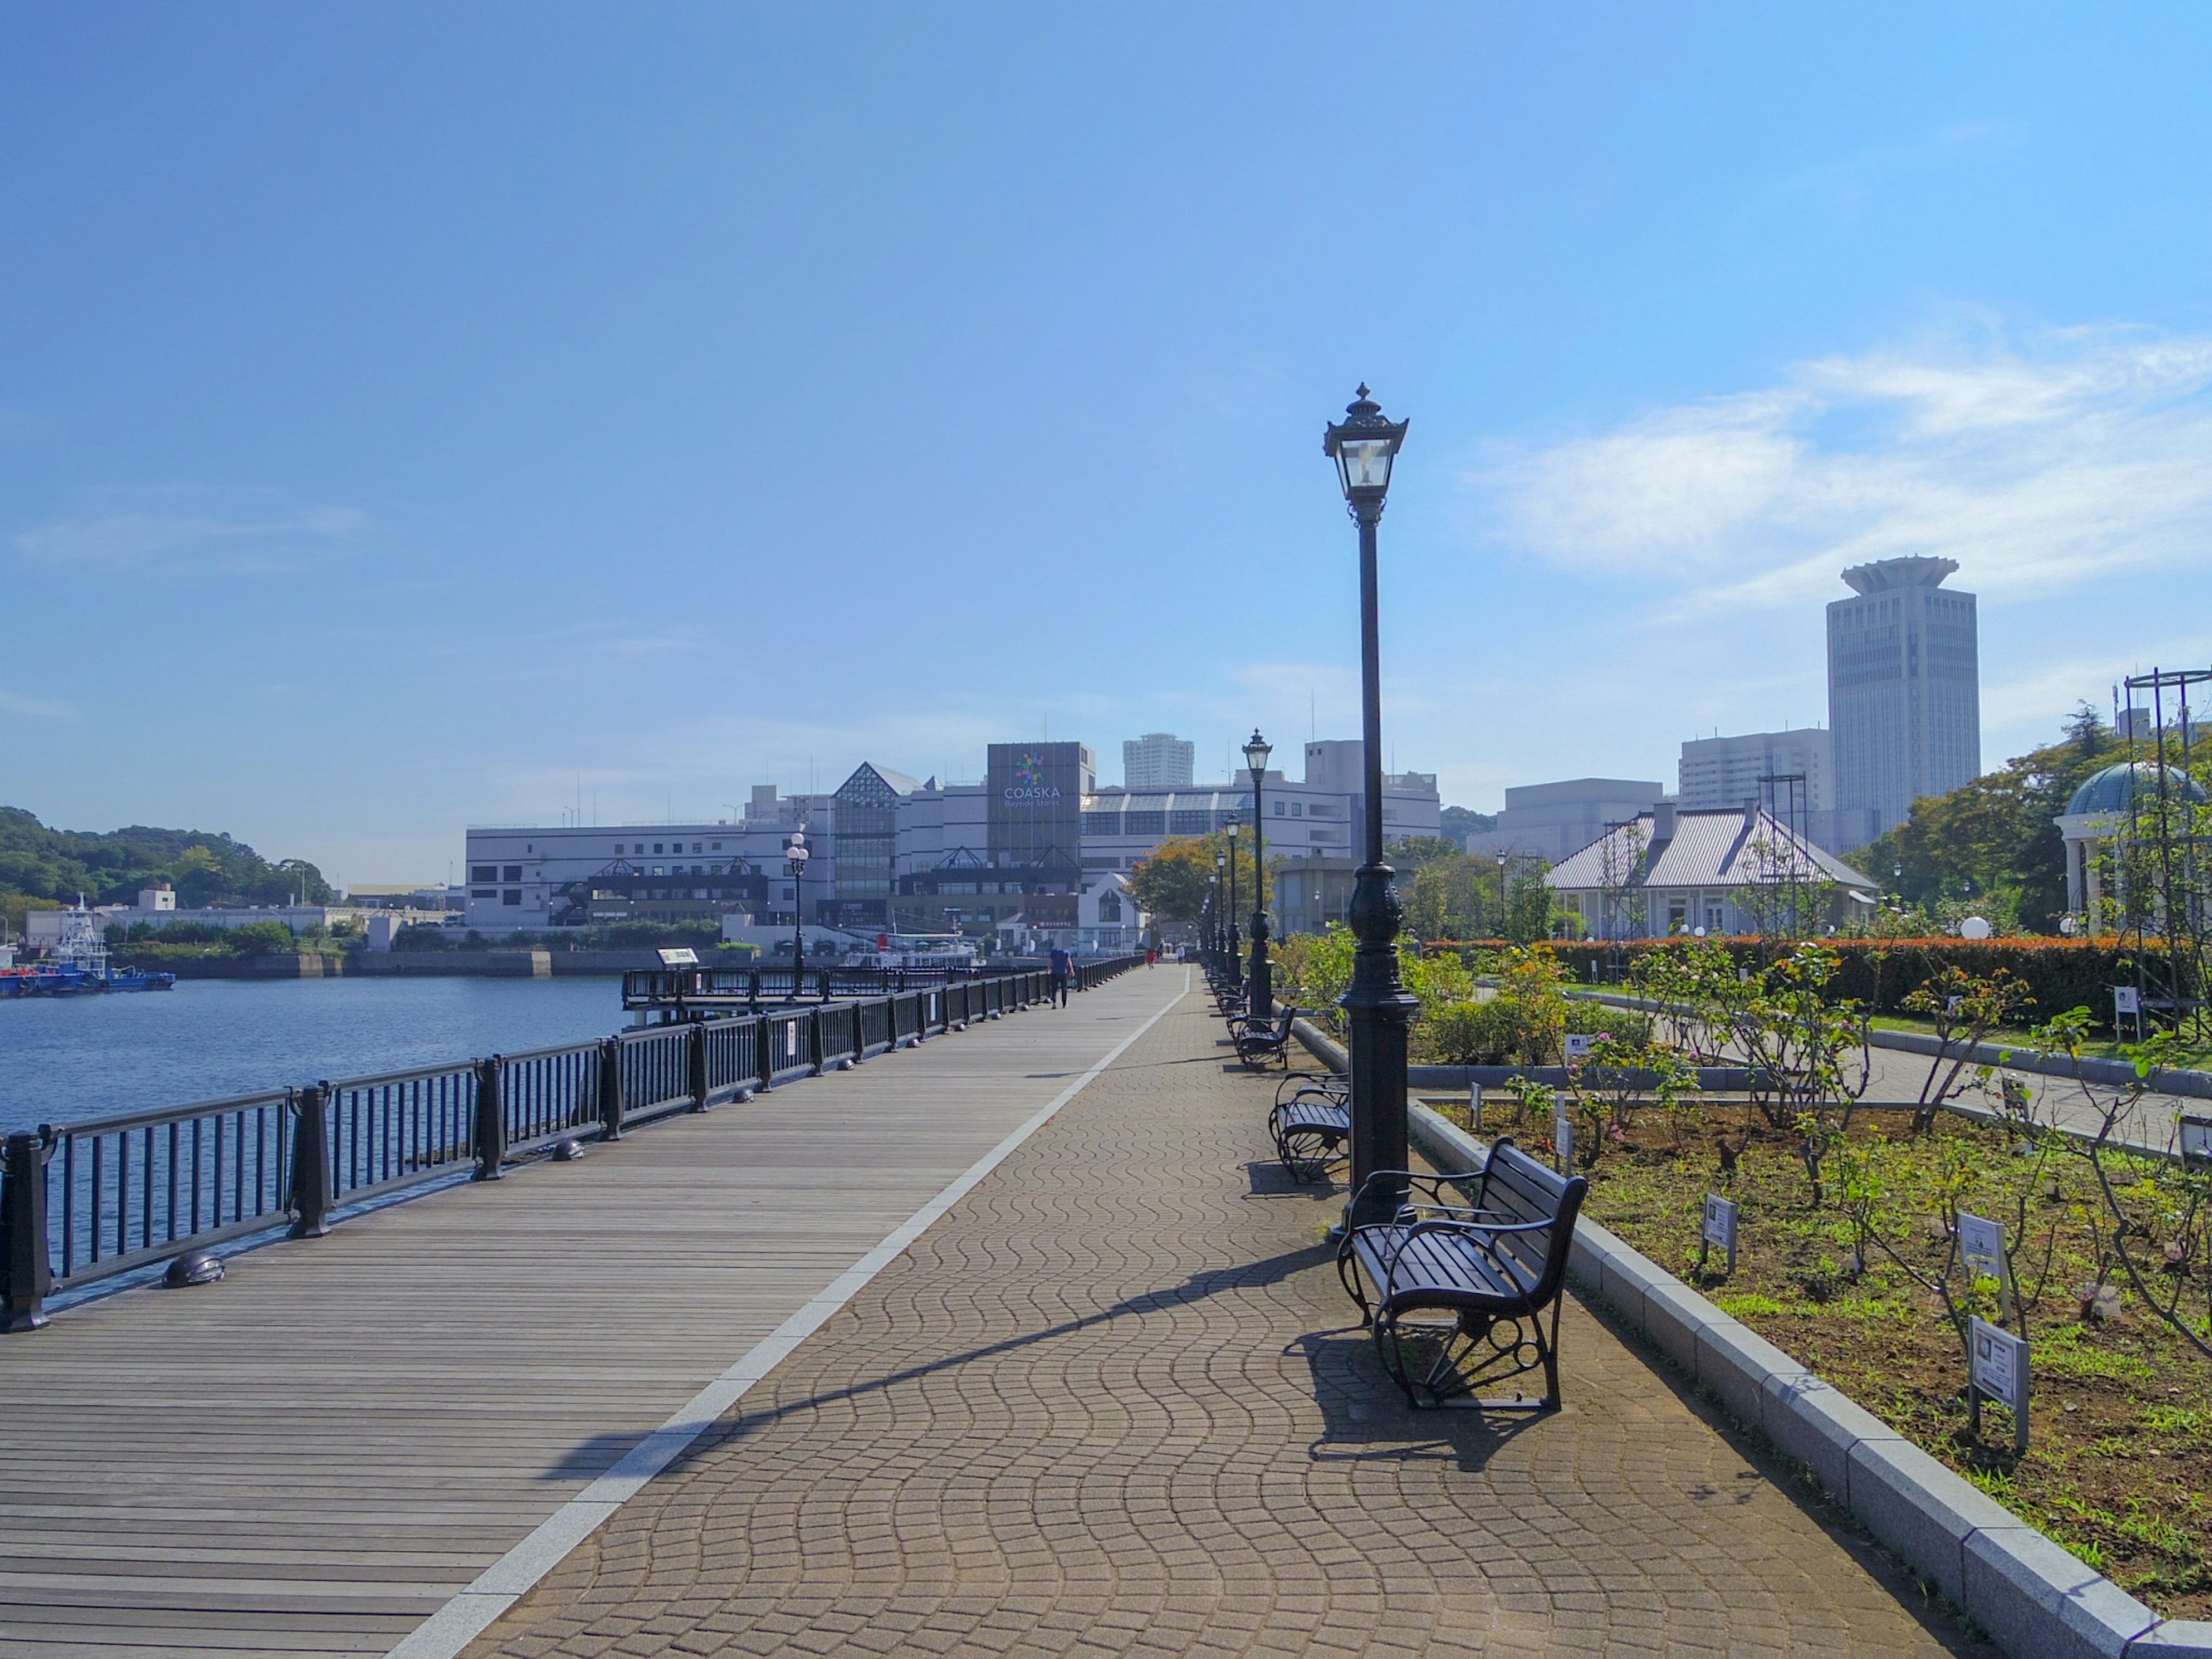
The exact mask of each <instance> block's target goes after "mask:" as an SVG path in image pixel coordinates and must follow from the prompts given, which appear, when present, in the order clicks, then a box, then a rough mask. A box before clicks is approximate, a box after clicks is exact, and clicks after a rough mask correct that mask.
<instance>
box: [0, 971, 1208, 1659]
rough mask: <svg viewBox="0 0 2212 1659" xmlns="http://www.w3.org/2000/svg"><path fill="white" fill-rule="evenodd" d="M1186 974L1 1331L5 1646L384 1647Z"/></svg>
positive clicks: (0, 1599) (1, 1610) (994, 1027)
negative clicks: (25, 1331)
mask: <svg viewBox="0 0 2212 1659" xmlns="http://www.w3.org/2000/svg"><path fill="white" fill-rule="evenodd" d="M1184 982H1185V973H1184V970H1183V969H1181V968H1176V969H1165V968H1163V969H1158V970H1154V971H1152V972H1145V971H1138V972H1134V973H1130V974H1127V975H1122V976H1121V978H1119V979H1116V980H1115V981H1111V982H1110V983H1109V984H1107V985H1105V986H1103V987H1100V988H1099V989H1097V990H1095V991H1091V992H1089V993H1087V994H1084V995H1081V996H1079V997H1076V998H1074V999H1073V1006H1070V1007H1069V1008H1068V1009H1066V1010H1065V1011H1058V1010H1048V1009H1043V1008H1038V1009H1033V1010H1031V1011H1030V1012H1025V1013H1021V1014H1015V1015H1011V1016H1009V1017H1007V1018H1006V1019H1004V1020H1001V1021H998V1022H995V1023H992V1024H985V1025H981V1026H979V1027H976V1028H975V1029H974V1030H969V1031H968V1032H966V1033H963V1034H959V1035H957V1036H945V1037H942V1038H936V1039H933V1040H932V1041H930V1042H927V1044H925V1045H923V1046H922V1047H921V1048H918V1049H914V1050H909V1051H908V1052H905V1053H902V1054H884V1055H881V1056H878V1058H877V1059H875V1060H872V1061H870V1062H869V1063H868V1064H867V1065H866V1066H862V1067H861V1068H860V1069H859V1070H857V1071H854V1072H849V1073H838V1074H833V1075H830V1076H827V1077H823V1078H816V1079H806V1080H805V1081H803V1082H800V1083H797V1084H794V1085H789V1086H787V1087H786V1088H783V1089H780V1090H776V1091H773V1092H771V1093H769V1094H767V1095H764V1096H763V1097H760V1098H759V1099H757V1100H755V1101H753V1102H752V1103H750V1104H746V1105H732V1106H727V1107H723V1108H720V1109H716V1110H715V1111H714V1112H711V1113H708V1114H706V1115H702V1116H696V1117H684V1118H679V1119H676V1120H671V1121H667V1122H664V1123H660V1124H656V1125H653V1126H652V1127H647V1128H644V1129H641V1130H639V1131H637V1132H635V1133H633V1134H632V1135H631V1136H629V1138H628V1139H625V1140H623V1142H622V1143H621V1144H620V1145H618V1146H595V1147H593V1148H592V1152H591V1153H590V1155H589V1156H588V1157H587V1158H585V1159H584V1160H583V1161H582V1162H581V1163H579V1164H533V1165H531V1166H529V1167H528V1168H526V1169H521V1170H515V1171H513V1172H512V1173H510V1175H509V1176H508V1178H507V1180H505V1181H503V1182H499V1183H497V1184H495V1185H489V1186H476V1187H469V1188H461V1189H458V1190H451V1191H446V1192H441V1193H436V1194H430V1195H428V1196H426V1197H424V1198H422V1199H421V1200H416V1201H415V1202H412V1203H408V1204H403V1205H398V1206H393V1207H392V1208H389V1209H386V1210H384V1211H381V1212H377V1213H375V1214H373V1215H368V1216H363V1217H359V1218H355V1219H353V1220H350V1221H349V1222H347V1223H345V1224H344V1225H342V1226H340V1227H339V1228H338V1229H337V1231H336V1232H334V1233H333V1234H332V1235H331V1237H328V1238H325V1239H320V1240H315V1241H309V1242H303V1243H287V1244H282V1245H278V1246H276V1247H273V1248H270V1249H264V1250H258V1251H255V1252H252V1253H249V1254H246V1255H241V1256H238V1257H234V1258H233V1259H232V1260H231V1261H230V1262H229V1264H228V1266H229V1277H228V1279H226V1280H225V1281H224V1282H223V1283H222V1284H221V1285H216V1286H213V1287H211V1288H208V1289H204V1290H199V1291H160V1290H138V1291H126V1292H124V1293H122V1294H119V1295H117V1296H113V1297H108V1298H106V1300H104V1301H100V1302H95V1303H93V1304H87V1305H83V1306H80V1307H76V1308H74V1309H70V1310H65V1311H64V1312H63V1313H61V1314H60V1315H58V1316H56V1318H55V1320H54V1322H53V1324H52V1326H51V1327H50V1328H48V1329H46V1330H45V1331H43V1332H40V1333H38V1334H35V1335H31V1336H25V1337H9V1338H0V1652H3V1653H10V1654H13V1653H24V1654H37V1655H42V1656H43V1655H64V1654H69V1655H79V1654H82V1655H95V1654H97V1655H122V1654H129V1655H133V1656H145V1655H149V1654H154V1653H160V1654H174V1655H182V1656H200V1655H208V1656H212V1655H218V1654H224V1655H231V1654H243V1653H383V1652H385V1651H386V1650H389V1649H390V1648H391V1647H392V1644H394V1643H395V1642H397V1641H398V1640H399V1639H400V1638H402V1637H404V1635H406V1634H407V1632H410V1631H411V1630H413V1629H414V1628H415V1627H416V1626H418V1625H419V1624H420V1623H421V1622H422V1620H424V1619H426V1618H428V1616H429V1615H430V1614H432V1613H435V1612H437V1611H438V1610H439V1609H440V1608H441V1607H443V1606H444V1605H445V1604H446V1603H447V1601H448V1599H449V1598H451V1597H452V1596H453V1595H455V1594H456V1593H457V1592H459V1591H460V1590H461V1589H464V1588H465V1586H466V1585H467V1584H468V1583H470V1582H471V1580H472V1579H474V1578H475V1577H477V1574H478V1573H479V1572H481V1571H483V1570H484V1569H485V1568H486V1567H488V1566H489V1565H491V1564H492V1563H494V1562H495V1561H497V1560H498V1559H499V1558H500V1557H501V1555H503V1554H504V1553H507V1551H508V1550H509V1549H510V1548H512V1547H514V1546H515V1545H516V1544H517V1543H518V1542H520V1541H521V1540H523V1539H524V1538H525V1537H526V1535H527V1534H530V1532H531V1531H532V1528H535V1527H537V1526H538V1524H539V1523H540V1522H544V1520H545V1519H546V1518H547V1517H548V1516H551V1515H552V1514H553V1513H554V1512H555V1511H556V1510H559V1509H560V1508H561V1507H562V1505H563V1504H566V1503H568V1500H569V1499H571V1498H574V1497H575V1496H576V1494H577V1493H578V1492H580V1491H581V1490H582V1489H583V1488H584V1487H585V1486H586V1485H587V1484H588V1483H589V1482H590V1481H591V1480H593V1479H594V1478H595V1477H597V1476H599V1475H600V1474H603V1473H605V1471H606V1470H607V1469H608V1468H609V1467H610V1466H611V1464H613V1463H614V1462H616V1461H617V1460H618V1459H619V1458H621V1457H622V1456H623V1454H624V1453H625V1452H627V1451H629V1449H630V1448H631V1447H633V1446H635V1444H636V1443H638V1442H639V1441H640V1440H641V1439H642V1438H643V1437H645V1436H646V1435H647V1433H649V1432H650V1431H653V1429H655V1428H657V1427H659V1425H661V1423H662V1422H663V1421H664V1419H666V1418H667V1417H668V1416H669V1414H670V1413H671V1412H673V1411H675V1410H677V1409H678V1408H679V1407H682V1406H683V1405H684V1402H686V1401H689V1400H690V1399H691V1398H692V1396H693V1395H696V1393H698V1391H699V1390H700V1389H701V1388H702V1386H704V1385H705V1384H707V1383H709V1382H710V1381H711V1380H713V1379H714V1378H715V1377H716V1376H719V1375H720V1374H721V1373H722V1372H723V1370H725V1368H726V1367H727V1366H729V1365H730V1364H732V1361H733V1360H735V1359H736V1358H738V1356H740V1355H742V1354H744V1352H746V1350H748V1349H749V1348H750V1347H751V1346H753V1345H754V1344H755V1343H756V1342H757V1341H759V1340H761V1339H762V1338H763V1337H764V1336H765V1335H767V1334H769V1333H770V1332H771V1331H773V1330H774V1329H775V1328H776V1327H777V1326H778V1325H779V1324H780V1323H781V1322H783V1321H784V1320H785V1319H786V1318H787V1317H788V1316H791V1315H793V1313H794V1312H795V1311H797V1310H800V1309H801V1308H803V1307H804V1306H805V1304H807V1303H808V1302H809V1300H810V1299H811V1298H812V1297H816V1296H817V1293H819V1292H820V1291H823V1288H824V1287H825V1286H827V1285H829V1284H830V1283H831V1281H833V1280H835V1279H836V1278H837V1277H838V1276H839V1275H840V1274H841V1273H845V1272H846V1271H847V1270H848V1268H850V1267H852V1266H853V1265H854V1263H855V1262H856V1261H860V1259H861V1258H862V1257H864V1256H865V1255H866V1254H867V1253H868V1252H869V1251H870V1250H871V1249H873V1248H874V1247H875V1246H876V1245H877V1244H878V1243H879V1242H880V1241H881V1240H883V1239H884V1237H885V1236H886V1235H888V1234H890V1233H891V1232H892V1231H894V1230H896V1228H898V1227H899V1226H900V1225H902V1223H904V1222H906V1221H907V1220H908V1218H909V1217H911V1216H912V1215H913V1214H914V1213H915V1211H916V1210H917V1209H919V1208H920V1207H921V1206H923V1205H924V1204H926V1203H927V1202H928V1200H931V1199H932V1198H933V1197H934V1196H935V1195H936V1194H939V1192H940V1191H941V1190H943V1189H944V1188H945V1186H946V1185H947V1183H949V1182H952V1181H954V1180H955V1179H957V1177H958V1176H960V1175H961V1174H962V1172H963V1171H964V1170H967V1169H968V1168H969V1166H970V1165H972V1164H975V1161H976V1160H977V1159H978V1158H981V1157H983V1156H984V1155H986V1154H987V1153H988V1152H990V1150H991V1149H992V1148H993V1147H994V1146H996V1145H997V1144H998V1143H999V1142H1000V1140H1001V1139H1003V1138H1005V1137H1006V1135H1007V1134H1008V1133H1010V1132H1012V1131H1013V1130H1014V1129H1016V1128H1017V1127H1019V1126H1020V1125H1022V1124H1023V1123H1024V1121H1027V1120H1028V1119H1029V1118H1030V1117H1031V1116H1032V1115H1035V1114H1036V1112H1037V1111H1038V1110H1039V1109H1042V1108H1043V1107H1044V1106H1046V1105H1048V1103H1050V1102H1052V1101H1053V1100H1054V1098H1055V1097H1057V1096H1058V1095H1059V1094H1060V1093H1061V1092H1062V1091H1065V1090H1066V1087H1067V1086H1068V1084H1069V1083H1070V1081H1071V1080H1073V1079H1076V1078H1079V1077H1080V1076H1081V1074H1082V1073H1084V1072H1085V1070H1086V1069H1088V1068H1089V1067H1091V1066H1093V1065H1095V1064H1096V1063H1097V1061H1098V1060H1100V1059H1101V1058H1102V1057H1103V1056H1104V1055H1105V1054H1107V1053H1109V1051H1110V1050H1112V1049H1113V1048H1115V1045H1116V1044H1118V1043H1120V1042H1122V1041H1123V1040H1124V1039H1126V1038H1127V1037H1128V1036H1130V1035H1131V1034H1132V1033H1133V1032H1134V1031H1135V1030H1137V1029H1138V1028H1139V1026H1140V1025H1141V1024H1143V1023H1144V1022H1145V1021H1146V1019H1147V1018H1150V1017H1151V1016H1152V1015H1153V1014H1154V1013H1156V1012H1158V1011H1159V1010H1160V1009H1161V1008H1162V1007H1163V1006H1165V1005H1166V1004H1167V1003H1168V1002H1169V1001H1170V1000H1171V999H1172V998H1173V997H1174V996H1175V995H1176V994H1177V993H1179V992H1180V991H1181V990H1182V987H1183V985H1184Z"/></svg>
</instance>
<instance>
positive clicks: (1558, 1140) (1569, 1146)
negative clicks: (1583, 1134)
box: [1552, 1101, 1575, 1171]
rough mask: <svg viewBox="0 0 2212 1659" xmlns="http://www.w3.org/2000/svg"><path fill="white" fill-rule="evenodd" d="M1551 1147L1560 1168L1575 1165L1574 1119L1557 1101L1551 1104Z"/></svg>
mask: <svg viewBox="0 0 2212 1659" xmlns="http://www.w3.org/2000/svg"><path fill="white" fill-rule="evenodd" d="M1552 1149H1553V1151H1554V1152H1558V1153H1559V1168H1560V1170H1563V1171H1565V1170H1571V1169H1573V1168H1574V1167H1575V1121H1574V1119H1572V1118H1571V1117H1569V1116H1568V1115H1567V1109H1566V1108H1565V1106H1564V1105H1561V1104H1560V1103H1558V1102H1557V1101H1554V1102H1553V1105H1552Z"/></svg>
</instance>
